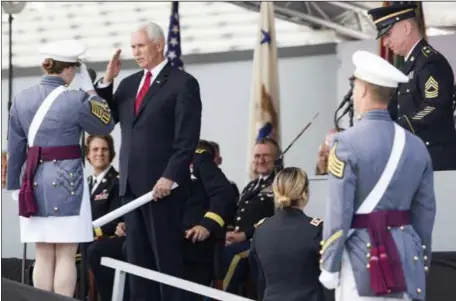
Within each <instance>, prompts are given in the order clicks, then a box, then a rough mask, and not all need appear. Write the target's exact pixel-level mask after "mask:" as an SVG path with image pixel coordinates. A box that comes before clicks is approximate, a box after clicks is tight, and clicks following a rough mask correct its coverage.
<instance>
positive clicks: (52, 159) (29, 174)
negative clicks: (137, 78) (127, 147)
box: [7, 41, 114, 243]
mask: <svg viewBox="0 0 456 301" xmlns="http://www.w3.org/2000/svg"><path fill="white" fill-rule="evenodd" d="M84 51H85V48H84V47H83V46H81V45H79V44H78V43H77V42H75V41H70V42H67V41H65V42H55V43H52V44H48V45H46V46H44V47H43V49H41V51H40V52H41V53H42V54H43V55H44V56H46V58H53V59H56V60H60V61H64V62H70V63H76V62H78V59H77V58H78V57H79V56H80V55H81V54H82V53H84ZM81 71H82V66H81ZM80 76H84V77H85V78H86V79H87V78H90V77H89V75H88V73H87V70H84V72H83V73H80ZM89 80H90V79H89ZM37 111H38V112H39V114H37ZM32 121H33V122H32ZM113 128H114V123H113V121H112V119H111V114H110V111H109V109H108V108H107V104H106V102H105V100H104V99H102V98H100V97H98V96H96V95H92V96H90V95H88V94H87V93H86V92H84V91H82V90H70V89H68V88H67V87H66V85H65V82H64V81H63V79H62V78H60V77H57V76H48V75H46V76H44V77H43V78H42V79H41V81H40V83H39V84H37V85H34V86H32V87H30V88H28V89H26V90H23V91H22V92H20V93H18V95H16V96H15V98H14V101H13V104H12V107H11V112H10V120H9V127H8V154H9V160H8V170H7V189H8V190H16V191H17V190H19V215H20V227H21V241H22V242H23V243H36V242H43V243H78V242H88V241H92V240H93V238H94V236H93V228H92V215H91V209H90V197H89V191H88V185H87V183H86V181H85V179H84V170H83V165H82V162H83V161H82V160H83V154H82V147H81V145H80V144H79V142H80V139H81V134H82V131H86V132H88V133H90V134H109V133H110V132H111V131H112V129H113ZM24 163H26V166H25V169H24V173H23V178H22V181H21V179H20V178H21V169H22V167H23V164H24Z"/></svg>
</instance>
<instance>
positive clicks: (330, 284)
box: [318, 269, 339, 290]
mask: <svg viewBox="0 0 456 301" xmlns="http://www.w3.org/2000/svg"><path fill="white" fill-rule="evenodd" d="M318 279H319V280H320V282H321V284H323V286H324V287H326V288H327V289H329V290H332V289H335V288H336V287H338V286H339V272H336V273H331V272H328V271H326V270H323V269H322V270H321V274H320V277H319V278H318Z"/></svg>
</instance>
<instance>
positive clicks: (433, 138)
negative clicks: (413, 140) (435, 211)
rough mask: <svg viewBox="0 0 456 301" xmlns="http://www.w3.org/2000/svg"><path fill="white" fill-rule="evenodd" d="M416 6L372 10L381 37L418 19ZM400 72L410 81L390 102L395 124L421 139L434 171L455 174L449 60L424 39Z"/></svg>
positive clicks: (454, 141)
mask: <svg viewBox="0 0 456 301" xmlns="http://www.w3.org/2000/svg"><path fill="white" fill-rule="evenodd" d="M415 8H416V5H415V4H403V5H392V6H389V7H381V8H376V9H372V10H370V11H369V14H371V15H372V17H373V19H374V23H376V25H377V28H378V29H379V36H381V35H383V34H385V33H386V32H387V31H388V30H389V29H390V27H391V26H392V25H394V23H395V22H398V21H401V20H405V19H408V18H412V17H415V11H414V9H415ZM400 70H401V71H402V72H403V73H404V74H407V75H408V77H409V81H408V82H407V83H400V84H399V86H398V88H397V91H396V94H395V95H394V97H393V99H392V101H391V102H390V106H389V111H390V114H391V117H392V119H393V120H395V121H396V122H397V123H398V124H399V125H401V126H402V127H404V128H405V129H407V130H409V131H411V132H412V133H414V134H416V135H417V136H418V137H420V138H421V139H422V140H423V141H424V143H425V144H426V146H427V148H428V150H429V153H430V154H431V158H432V162H433V167H434V170H435V171H438V170H456V156H455V155H454V154H455V153H456V130H455V122H454V118H453V111H454V109H453V97H452V93H453V85H454V74H453V70H452V68H451V65H450V63H449V62H448V61H447V59H446V58H445V57H444V56H443V55H442V54H441V53H439V52H438V51H437V50H435V49H434V48H432V46H430V45H429V44H428V43H427V41H426V40H425V39H424V38H423V39H421V40H420V41H419V42H418V43H417V44H416V45H415V46H414V48H413V49H411V51H410V53H409V55H408V56H406V57H405V62H404V64H403V65H402V66H401V68H400Z"/></svg>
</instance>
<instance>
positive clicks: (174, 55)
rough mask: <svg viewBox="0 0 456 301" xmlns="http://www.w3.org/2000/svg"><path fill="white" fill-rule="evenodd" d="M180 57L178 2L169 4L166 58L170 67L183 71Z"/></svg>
mask: <svg viewBox="0 0 456 301" xmlns="http://www.w3.org/2000/svg"><path fill="white" fill-rule="evenodd" d="M181 55H182V52H181V39H180V22H179V1H173V2H172V4H171V17H170V19H169V29H168V47H167V50H166V57H167V58H168V61H169V62H170V64H171V66H173V67H177V68H179V69H183V68H184V63H183V62H182V59H181Z"/></svg>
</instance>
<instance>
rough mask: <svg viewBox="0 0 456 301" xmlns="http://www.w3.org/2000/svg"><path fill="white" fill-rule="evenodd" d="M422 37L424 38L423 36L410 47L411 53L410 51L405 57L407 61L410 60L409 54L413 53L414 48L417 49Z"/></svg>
mask: <svg viewBox="0 0 456 301" xmlns="http://www.w3.org/2000/svg"><path fill="white" fill-rule="evenodd" d="M422 39H423V38H421V39H419V40H418V41H417V42H416V43H415V45H413V47H412V48H411V49H410V51H409V53H408V54H407V56H406V57H405V61H407V60H408V58H409V56H410V55H411V54H412V52H413V50H414V49H415V47H416V45H418V43H419V42H421V40H422Z"/></svg>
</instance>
